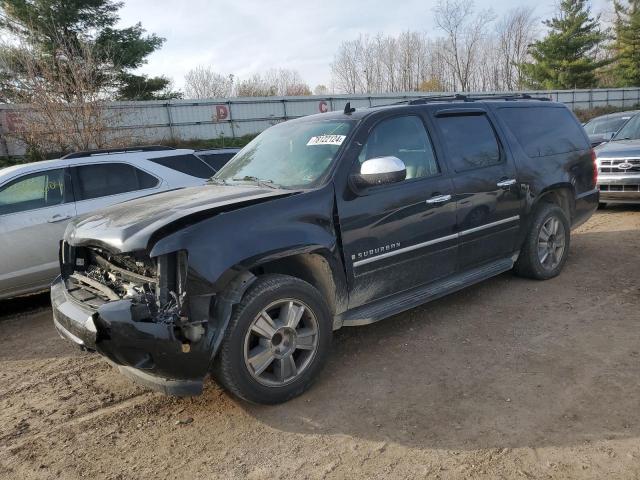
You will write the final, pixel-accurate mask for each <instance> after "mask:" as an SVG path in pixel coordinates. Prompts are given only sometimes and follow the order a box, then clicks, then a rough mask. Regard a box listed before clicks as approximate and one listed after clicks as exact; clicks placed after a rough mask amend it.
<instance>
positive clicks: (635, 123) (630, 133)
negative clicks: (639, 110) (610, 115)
mask: <svg viewBox="0 0 640 480" xmlns="http://www.w3.org/2000/svg"><path fill="white" fill-rule="evenodd" d="M638 139H640V115H636V116H635V117H633V118H632V119H631V120H629V121H628V122H627V123H625V125H624V127H622V128H621V129H620V131H619V132H618V133H616V136H615V137H613V139H612V140H613V141H614V142H618V141H620V140H638Z"/></svg>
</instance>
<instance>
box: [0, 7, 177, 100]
mask: <svg viewBox="0 0 640 480" xmlns="http://www.w3.org/2000/svg"><path fill="white" fill-rule="evenodd" d="M121 7H122V3H121V2H118V1H115V0H0V33H1V34H3V36H5V38H14V39H17V40H18V42H17V43H16V42H7V43H5V44H4V45H2V47H1V49H0V50H1V51H0V55H2V56H4V57H5V58H7V57H11V55H12V54H13V53H14V52H12V50H13V49H16V48H28V49H29V51H30V52H32V53H33V54H34V55H38V56H40V58H50V59H51V62H52V64H55V65H56V68H58V65H59V64H60V63H63V62H64V61H68V60H69V59H66V58H60V57H61V55H60V54H59V52H61V51H62V52H65V53H66V54H67V55H68V52H70V51H72V52H73V51H76V52H81V51H83V50H86V49H87V47H89V48H90V49H91V52H92V55H94V56H96V57H97V58H98V59H99V61H100V70H101V72H100V73H101V75H100V79H101V82H102V83H103V88H104V91H105V94H106V95H108V96H111V97H115V98H117V99H121V100H137V99H149V98H158V96H160V97H166V96H167V91H166V90H167V88H168V86H169V79H167V78H166V77H154V78H149V77H148V76H146V75H137V74H134V73H132V70H135V69H137V68H138V67H140V66H141V65H143V64H144V63H145V62H146V58H147V57H148V56H149V55H150V54H151V53H152V52H154V51H155V50H157V49H158V48H160V47H161V46H162V44H163V42H164V39H163V38H161V37H158V36H157V35H155V34H146V32H145V30H144V29H143V28H142V25H141V24H140V23H138V24H136V25H133V26H131V27H127V28H116V26H115V25H116V23H117V22H118V20H119V17H118V10H119V9H120V8H121ZM16 45H20V46H16ZM62 47H64V48H62ZM21 74H23V72H19V71H10V70H9V71H8V70H7V69H6V68H4V69H2V70H1V71H0V91H1V92H2V97H3V98H0V100H2V101H25V100H27V101H28V92H24V91H20V90H19V88H18V87H17V85H19V84H20V82H19V76H20V75H21ZM170 96H171V95H170Z"/></svg>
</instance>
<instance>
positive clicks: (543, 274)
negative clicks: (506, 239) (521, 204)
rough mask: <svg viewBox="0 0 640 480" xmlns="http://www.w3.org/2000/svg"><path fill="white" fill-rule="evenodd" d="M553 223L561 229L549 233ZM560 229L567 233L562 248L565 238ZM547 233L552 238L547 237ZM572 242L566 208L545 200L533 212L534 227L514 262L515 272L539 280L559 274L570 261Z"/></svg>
mask: <svg viewBox="0 0 640 480" xmlns="http://www.w3.org/2000/svg"><path fill="white" fill-rule="evenodd" d="M552 225H553V226H557V231H554V232H553V233H551V234H550V235H549V233H550V231H551V226H552ZM543 229H544V230H543ZM560 233H562V234H563V236H564V242H563V247H562V249H561V250H560V249H559V248H558V247H559V246H560V243H561V241H562V238H561V235H560ZM545 236H547V238H550V239H551V242H548V241H544V237H545ZM570 243H571V227H570V225H569V220H568V219H567V215H566V213H565V212H564V210H563V209H562V208H560V207H559V206H557V205H555V204H552V203H543V204H541V205H540V206H539V207H538V208H537V209H536V210H535V213H534V214H533V219H532V221H531V227H530V228H529V232H528V233H527V237H526V238H525V240H524V244H523V246H522V250H521V251H520V256H519V257H518V260H517V262H516V264H515V266H514V271H515V273H516V274H517V275H519V276H522V277H527V278H533V279H536V280H548V279H550V278H553V277H555V276H557V275H558V274H559V273H560V271H561V270H562V268H563V267H564V264H565V263H566V261H567V256H568V253H569V246H570ZM551 252H552V253H551ZM545 253H547V256H546V257H545V256H544V254H545ZM554 258H555V260H554Z"/></svg>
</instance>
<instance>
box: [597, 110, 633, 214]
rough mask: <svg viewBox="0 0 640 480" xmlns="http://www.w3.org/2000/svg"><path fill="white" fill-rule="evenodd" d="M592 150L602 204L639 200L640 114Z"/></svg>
mask: <svg viewBox="0 0 640 480" xmlns="http://www.w3.org/2000/svg"><path fill="white" fill-rule="evenodd" d="M595 151H596V155H597V163H598V168H599V174H598V188H599V189H600V202H601V205H603V206H604V205H606V204H609V203H612V204H617V203H635V204H638V203H640V115H636V116H634V117H633V118H631V120H629V121H628V122H627V123H626V124H625V125H624V126H623V127H622V128H621V129H620V131H619V132H618V133H617V134H616V135H615V136H614V137H613V138H612V139H611V141H610V142H608V143H605V144H604V145H600V146H599V147H597V148H596V149H595Z"/></svg>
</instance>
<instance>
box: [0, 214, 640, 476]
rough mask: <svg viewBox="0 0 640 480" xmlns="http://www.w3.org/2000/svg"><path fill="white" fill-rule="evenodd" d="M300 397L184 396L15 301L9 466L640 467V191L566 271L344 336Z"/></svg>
mask: <svg viewBox="0 0 640 480" xmlns="http://www.w3.org/2000/svg"><path fill="white" fill-rule="evenodd" d="M334 346H335V348H334V352H333V356H332V359H331V361H330V362H329V364H328V366H327V368H326V370H325V371H324V374H323V375H322V377H321V378H320V379H319V381H318V382H317V383H316V385H315V386H314V387H313V388H312V389H311V390H310V391H309V392H307V393H306V394H305V395H303V396H302V397H300V398H298V399H295V400H294V401H292V402H290V403H288V404H286V405H281V406H277V407H256V406H252V405H247V404H244V403H242V402H239V401H237V400H235V399H233V398H231V397H229V396H228V395H227V394H226V393H224V392H223V391H222V390H221V389H220V388H219V387H218V386H217V385H215V384H214V383H213V382H209V384H208V386H207V388H206V391H205V393H204V395H202V396H201V397H198V398H195V399H174V398H168V397H164V396H162V395H160V394H155V393H150V392H148V391H146V390H144V389H142V388H140V387H137V386H135V385H133V384H132V383H130V381H129V380H127V379H125V378H123V377H121V376H120V375H119V374H117V373H116V372H115V371H114V370H113V369H112V368H111V367H109V366H108V365H107V364H106V363H105V362H104V361H102V360H101V359H100V358H99V357H98V356H96V355H91V354H85V353H81V352H79V351H76V350H75V349H73V348H72V347H71V346H70V345H69V344H67V343H66V342H64V341H63V340H61V339H60V338H59V337H58V336H57V334H56V333H55V332H54V329H53V326H52V324H51V311H50V309H49V306H48V302H47V297H46V296H44V295H41V296H33V297H29V298H26V299H19V300H14V301H9V302H4V303H0V478H2V479H14V478H15V479H48V478H64V479H76V478H83V477H84V478H108V479H138V478H154V479H155V478H158V479H164V478H169V479H170V478H195V479H200V478H224V479H229V478H250V479H270V478H284V479H289V478H290V479H302V478H385V479H386V478H441V479H448V478H474V479H475V478H491V479H494V478H523V479H527V478H597V479H603V478H607V479H615V478H625V479H627V478H639V477H640V408H638V406H639V404H640V376H639V372H640V207H612V208H609V209H607V210H604V211H600V212H599V213H598V214H597V215H595V216H594V217H593V218H592V219H591V221H590V222H589V223H588V224H587V225H585V226H583V227H581V228H580V229H579V230H578V231H576V232H574V236H573V244H572V246H571V255H570V258H569V261H568V263H567V266H566V268H565V270H564V272H563V274H562V275H561V276H560V277H559V278H556V279H554V280H551V281H548V282H535V281H529V280H523V279H519V278H516V277H513V276H512V275H511V274H504V275H501V276H500V277H497V278H495V279H493V280H490V281H488V282H485V283H483V284H480V285H477V286H475V287H472V288H470V289H467V290H465V291H462V292H459V293H457V294H455V295H452V296H449V297H446V298H444V299H441V300H439V301H436V302H434V303H431V304H429V305H426V306H423V307H420V308H417V309H414V310H411V311H409V312H407V313H405V314H402V315H398V316H396V317H393V318H390V319H388V320H386V321H383V322H379V323H377V324H374V325H371V326H368V327H361V328H351V329H343V330H341V331H339V332H337V334H336V341H335V345H334Z"/></svg>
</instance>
